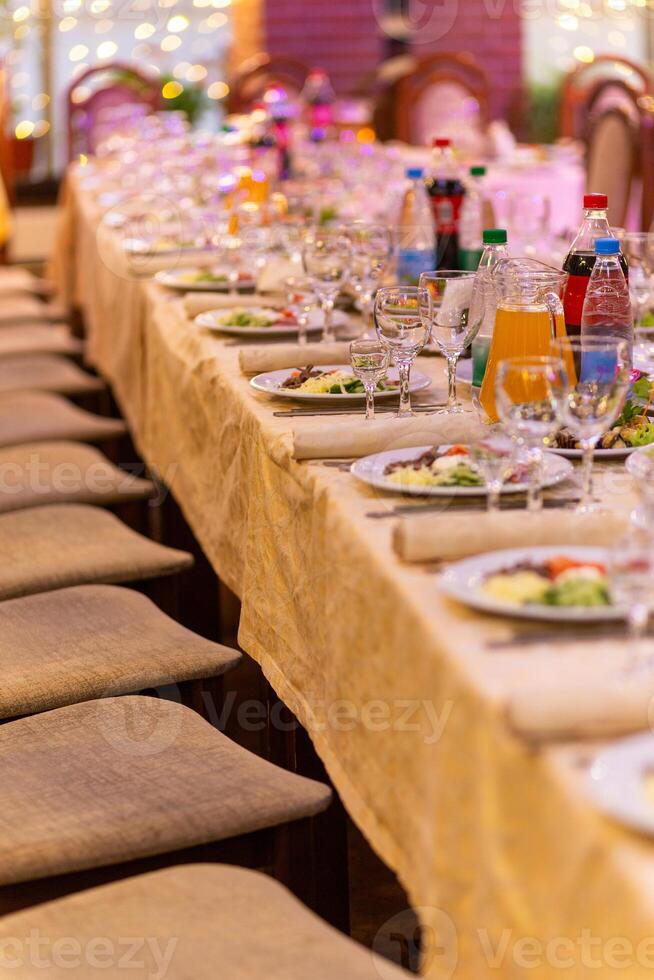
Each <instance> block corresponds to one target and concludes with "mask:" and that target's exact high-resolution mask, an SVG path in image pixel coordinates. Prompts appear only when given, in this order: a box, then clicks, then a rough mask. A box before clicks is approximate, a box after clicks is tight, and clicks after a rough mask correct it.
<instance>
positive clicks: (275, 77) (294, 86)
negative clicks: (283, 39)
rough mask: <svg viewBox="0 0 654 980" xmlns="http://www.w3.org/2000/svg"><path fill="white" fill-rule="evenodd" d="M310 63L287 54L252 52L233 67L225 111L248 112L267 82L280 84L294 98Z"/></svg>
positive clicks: (266, 85) (300, 89)
mask: <svg viewBox="0 0 654 980" xmlns="http://www.w3.org/2000/svg"><path fill="white" fill-rule="evenodd" d="M309 71H310V67H309V65H308V64H306V62H304V61H301V60H300V59H299V58H292V57H291V56H290V55H279V54H268V53H266V52H261V53H259V54H255V55H252V57H251V58H248V59H247V60H246V61H244V62H243V63H242V64H241V65H239V67H238V68H237V69H236V71H235V73H234V75H233V76H232V78H231V79H230V82H229V95H228V97H227V111H228V112H230V113H239V112H249V111H250V110H251V109H252V106H253V105H254V103H256V102H258V101H259V100H260V99H261V97H262V96H263V94H264V92H265V91H266V89H267V88H269V87H270V85H273V84H278V85H281V86H282V87H283V88H284V89H286V91H287V92H288V94H289V96H290V97H291V98H297V96H299V94H300V92H301V91H302V88H303V86H304V82H305V80H306V77H307V75H308V74H309Z"/></svg>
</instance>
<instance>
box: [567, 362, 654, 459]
mask: <svg viewBox="0 0 654 980" xmlns="http://www.w3.org/2000/svg"><path fill="white" fill-rule="evenodd" d="M633 374H634V380H633V382H632V385H631V390H630V392H629V397H628V398H627V401H626V402H625V406H624V408H623V410H622V413H621V415H620V416H619V418H618V419H617V421H616V423H615V425H614V426H613V427H612V428H611V429H609V431H608V432H606V433H605V434H604V435H603V436H602V438H601V439H600V441H599V443H598V444H597V449H596V450H595V458H596V459H624V458H625V457H626V456H629V454H630V453H633V452H634V451H635V450H636V449H640V448H641V447H643V446H649V445H650V444H652V443H654V419H652V418H651V417H650V415H649V412H650V410H651V409H652V408H654V384H653V383H652V381H651V379H650V378H648V377H647V376H646V375H644V374H641V373H640V371H634V372H633ZM551 449H552V451H553V452H555V453H559V455H561V456H567V457H568V458H569V459H579V458H581V456H582V455H583V453H582V450H581V448H580V447H579V444H578V443H577V441H576V440H575V437H574V436H573V435H572V433H570V432H567V431H566V430H565V429H562V430H561V432H559V433H558V435H557V436H556V441H555V444H554V445H553V446H552V447H551Z"/></svg>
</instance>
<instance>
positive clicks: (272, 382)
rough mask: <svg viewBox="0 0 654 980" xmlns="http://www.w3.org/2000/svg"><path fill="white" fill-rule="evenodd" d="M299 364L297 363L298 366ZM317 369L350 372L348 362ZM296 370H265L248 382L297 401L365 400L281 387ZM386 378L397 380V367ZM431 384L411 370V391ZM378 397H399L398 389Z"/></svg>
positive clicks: (271, 393) (260, 389) (351, 396)
mask: <svg viewBox="0 0 654 980" xmlns="http://www.w3.org/2000/svg"><path fill="white" fill-rule="evenodd" d="M299 366H301V365H298V367H299ZM316 367H317V369H318V370H319V371H347V372H348V373H349V374H351V373H352V368H351V367H350V365H349V364H320V365H316ZM294 370H297V368H293V367H288V368H284V369H283V370H282V371H267V372H266V373H265V374H258V375H257V376H256V378H252V380H251V381H250V384H251V385H252V387H253V388H256V390H257V391H263V392H265V394H266V395H274V396H275V397H276V398H293V399H296V400H298V401H312V402H330V403H331V404H332V405H337V404H338V403H339V402H361V401H364V400H365V395H329V394H321V395H316V394H314V393H313V392H310V391H297V390H296V389H293V388H282V387H281V384H282V381H285V380H286V378H287V377H288V376H289V374H290V373H291V371H294ZM387 377H388V379H389V380H390V381H397V380H398V373H397V368H389V369H388V375H387ZM430 384H431V378H428V377H427V375H425V374H420V372H419V371H412V372H411V392H412V393H413V392H416V391H422V390H423V389H424V388H429V386H430ZM380 398H399V391H378V392H377V394H376V395H375V401H378V400H379V399H380Z"/></svg>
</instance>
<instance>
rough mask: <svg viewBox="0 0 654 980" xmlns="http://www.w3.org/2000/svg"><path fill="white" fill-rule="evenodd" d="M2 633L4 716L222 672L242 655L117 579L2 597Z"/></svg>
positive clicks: (0, 714) (0, 703)
mask: <svg viewBox="0 0 654 980" xmlns="http://www.w3.org/2000/svg"><path fill="white" fill-rule="evenodd" d="M0 637H1V640H0V676H2V684H0V719H2V720H6V719H7V718H16V717H18V716H19V715H30V714H36V713H37V712H39V711H50V710H52V709H53V708H60V707H63V706H64V705H68V704H77V703H79V702H81V701H90V700H92V699H93V698H100V697H106V696H107V695H109V694H111V695H119V694H130V693H134V692H136V691H145V690H147V689H148V688H159V687H163V686H165V685H167V684H181V685H184V684H186V683H187V682H190V681H197V680H205V679H209V678H215V677H219V676H220V675H222V674H223V673H225V671H227V670H229V669H230V668H232V667H235V666H236V664H237V663H238V662H239V660H240V654H239V653H238V651H237V650H233V649H231V648H230V647H225V646H222V645H221V644H219V643H213V642H211V641H210V640H205V639H204V638H203V637H201V636H198V635H197V634H196V633H192V632H191V631H190V630H187V629H185V628H184V627H183V626H181V625H180V624H179V623H177V622H175V620H174V619H170V617H168V616H166V615H165V614H164V613H163V612H161V610H160V609H157V607H156V606H155V605H154V603H153V602H151V601H150V599H148V598H147V597H146V596H144V595H141V593H140V592H135V591H134V590H133V589H124V588H119V587H118V586H115V585H79V586H76V587H75V588H70V589H57V590H56V591H55V592H43V593H40V594H39V595H33V596H26V597H24V598H22V599H10V600H9V601H8V602H1V603H0Z"/></svg>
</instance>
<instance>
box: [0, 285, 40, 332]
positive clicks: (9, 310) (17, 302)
mask: <svg viewBox="0 0 654 980" xmlns="http://www.w3.org/2000/svg"><path fill="white" fill-rule="evenodd" d="M47 318H48V306H47V305H46V304H45V303H42V302H41V301H40V300H38V299H36V297H34V296H27V295H25V296H10V295H2V293H0V327H2V326H4V325H7V326H9V325H12V326H13V325H15V324H17V323H28V322H29V321H30V320H31V321H34V320H41V321H43V320H45V319H47Z"/></svg>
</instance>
